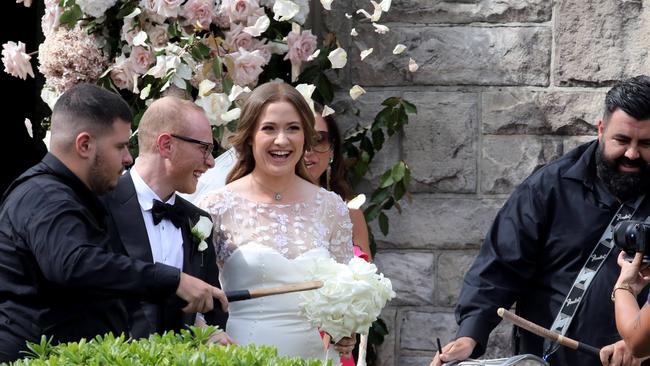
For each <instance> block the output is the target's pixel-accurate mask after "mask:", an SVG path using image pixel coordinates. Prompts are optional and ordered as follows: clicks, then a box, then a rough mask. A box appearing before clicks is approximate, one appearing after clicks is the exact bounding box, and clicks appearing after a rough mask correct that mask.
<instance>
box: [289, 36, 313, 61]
mask: <svg viewBox="0 0 650 366" xmlns="http://www.w3.org/2000/svg"><path fill="white" fill-rule="evenodd" d="M287 45H288V46H289V52H287V55H286V56H284V59H285V60H286V59H289V60H291V64H292V65H300V63H301V62H302V61H307V58H308V57H309V56H311V54H312V53H314V51H316V36H315V35H313V34H311V30H306V31H302V33H300V34H298V33H294V32H291V33H289V35H288V36H287Z"/></svg>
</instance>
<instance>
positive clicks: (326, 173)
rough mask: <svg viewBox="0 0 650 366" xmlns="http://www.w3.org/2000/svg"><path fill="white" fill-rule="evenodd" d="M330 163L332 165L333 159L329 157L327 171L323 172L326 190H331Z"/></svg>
mask: <svg viewBox="0 0 650 366" xmlns="http://www.w3.org/2000/svg"><path fill="white" fill-rule="evenodd" d="M332 163H334V157H333V156H330V160H329V162H328V163H327V170H325V182H327V190H328V191H329V190H331V187H330V186H331V185H330V179H331V176H332Z"/></svg>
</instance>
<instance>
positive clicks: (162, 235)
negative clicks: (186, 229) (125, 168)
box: [131, 168, 183, 270]
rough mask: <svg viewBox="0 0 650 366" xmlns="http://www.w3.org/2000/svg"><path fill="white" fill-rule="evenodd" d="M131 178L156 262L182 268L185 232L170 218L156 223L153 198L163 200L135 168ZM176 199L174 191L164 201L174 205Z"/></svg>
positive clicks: (132, 170)
mask: <svg viewBox="0 0 650 366" xmlns="http://www.w3.org/2000/svg"><path fill="white" fill-rule="evenodd" d="M131 178H132V179H133V185H134V186H135V192H136V194H137V196H138V203H140V211H141V212H142V218H143V219H144V225H145V226H146V228H147V236H148V237H149V244H150V245H151V254H152V256H153V261H154V263H164V264H167V265H170V266H174V267H176V268H178V269H181V270H182V269H183V233H182V232H181V229H180V228H177V227H176V226H174V224H172V222H171V221H169V220H168V219H162V220H161V221H160V222H159V223H158V225H154V223H153V216H152V215H151V208H152V207H153V200H154V199H156V200H159V201H161V202H162V200H161V199H160V197H158V195H157V194H156V193H155V192H154V191H153V190H152V189H151V188H150V187H149V186H148V185H147V183H145V182H144V180H142V177H140V174H138V172H137V171H136V169H135V168H133V169H131ZM175 201H176V194H175V193H174V194H172V196H171V198H170V199H169V200H167V202H164V203H168V204H170V205H173V204H174V202H175Z"/></svg>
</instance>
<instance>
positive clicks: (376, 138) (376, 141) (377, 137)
mask: <svg viewBox="0 0 650 366" xmlns="http://www.w3.org/2000/svg"><path fill="white" fill-rule="evenodd" d="M384 140H385V139H384V131H382V130H381V129H377V130H374V131H372V146H373V147H374V148H375V150H376V151H379V150H381V148H382V146H384Z"/></svg>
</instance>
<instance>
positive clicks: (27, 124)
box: [25, 118, 34, 137]
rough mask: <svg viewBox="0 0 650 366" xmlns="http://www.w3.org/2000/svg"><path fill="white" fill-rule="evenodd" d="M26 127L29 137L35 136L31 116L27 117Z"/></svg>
mask: <svg viewBox="0 0 650 366" xmlns="http://www.w3.org/2000/svg"><path fill="white" fill-rule="evenodd" d="M25 128H27V133H28V134H29V137H34V132H33V131H32V121H30V120H29V118H25Z"/></svg>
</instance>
